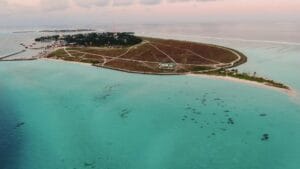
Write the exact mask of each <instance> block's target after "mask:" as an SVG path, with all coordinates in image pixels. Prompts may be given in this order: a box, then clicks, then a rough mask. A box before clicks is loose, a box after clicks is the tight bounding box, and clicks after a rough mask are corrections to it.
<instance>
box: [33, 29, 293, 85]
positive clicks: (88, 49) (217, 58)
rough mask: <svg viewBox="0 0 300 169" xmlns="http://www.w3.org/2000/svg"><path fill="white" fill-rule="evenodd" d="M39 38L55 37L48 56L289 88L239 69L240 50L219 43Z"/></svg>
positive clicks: (98, 36)
mask: <svg viewBox="0 0 300 169" xmlns="http://www.w3.org/2000/svg"><path fill="white" fill-rule="evenodd" d="M36 41H39V42H41V41H42V42H44V41H54V43H53V44H52V45H50V46H49V48H52V47H54V49H55V50H54V51H53V52H51V53H49V54H47V55H46V57H47V58H54V59H63V60H67V61H75V62H85V63H91V64H92V65H94V66H98V67H104V68H109V69H115V70H120V71H126V72H132V73H144V74H186V73H205V74H210V75H218V76H231V77H235V78H239V79H244V80H250V81H256V82H259V83H263V84H266V85H269V86H274V87H279V88H284V89H288V87H287V86H285V85H284V84H281V83H278V82H274V81H273V80H269V79H265V78H262V77H257V76H256V73H254V74H247V73H239V72H238V71H237V70H236V69H233V70H229V68H233V67H236V66H238V65H241V64H243V63H245V62H247V57H246V56H245V55H244V54H242V53H241V52H239V51H237V50H234V49H231V48H227V47H222V46H217V45H211V44H203V43H195V42H187V41H178V40H165V39H158V38H148V37H137V36H134V33H130V32H124V33H112V32H107V33H88V34H76V35H64V36H58V35H55V36H47V37H41V38H37V39H36Z"/></svg>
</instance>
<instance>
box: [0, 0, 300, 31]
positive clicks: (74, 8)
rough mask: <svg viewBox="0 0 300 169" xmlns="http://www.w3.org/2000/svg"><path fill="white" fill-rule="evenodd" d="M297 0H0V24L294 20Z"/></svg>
mask: <svg viewBox="0 0 300 169" xmlns="http://www.w3.org/2000/svg"><path fill="white" fill-rule="evenodd" d="M298 11H300V0H289V1H288V2H287V1H286V0H265V1H261V0H0V24H1V25H2V26H14V25H18V26H22V25H23V26H29V25H34V26H39V25H62V24H67V25H72V24H101V23H112V22H114V23H165V22H167V23H177V22H191V23H197V22H213V21H236V22H240V21H266V20H271V21H279V22H285V21H286V22H288V21H297V20H299V18H300V14H299V12H298Z"/></svg>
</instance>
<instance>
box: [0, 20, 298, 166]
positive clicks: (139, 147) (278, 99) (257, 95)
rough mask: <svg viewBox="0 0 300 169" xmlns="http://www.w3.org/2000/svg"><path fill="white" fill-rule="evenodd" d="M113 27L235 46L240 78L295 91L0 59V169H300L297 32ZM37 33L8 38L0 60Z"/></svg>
mask: <svg viewBox="0 0 300 169" xmlns="http://www.w3.org/2000/svg"><path fill="white" fill-rule="evenodd" d="M96 28H97V29H99V30H111V27H109V26H98V27H96ZM114 29H117V31H134V32H136V33H137V34H138V35H142V36H152V37H161V38H170V39H180V40H190V41H196V42H204V43H212V44H218V45H223V46H227V47H231V48H235V49H237V50H240V51H241V52H243V53H244V54H246V55H247V56H248V59H249V61H248V62H247V63H246V64H244V65H242V66H240V67H238V69H239V70H240V71H244V72H257V74H258V75H261V76H264V77H268V78H271V79H274V80H276V81H280V82H283V83H285V84H288V85H289V86H290V87H291V88H293V91H294V93H295V94H293V95H289V94H287V93H284V92H280V91H277V90H274V89H270V88H264V87H259V86H255V85H248V84H245V83H237V82H233V81H224V80H218V79H212V78H206V77H201V76H199V77H195V76H154V75H139V74H129V73H124V72H118V71H113V70H107V69H102V68H96V67H92V66H88V65H81V64H74V63H68V62H59V61H46V60H37V61H23V62H0V169H93V168H95V169H121V168H122V169H141V168H145V169H299V168H300V160H299V159H300V132H299V130H300V97H299V95H298V91H300V78H299V74H300V68H299V65H300V26H299V25H298V24H295V23H274V24H273V25H270V24H268V25H264V24H261V25H260V24H185V25H183V24H173V25H120V26H118V27H117V28H114ZM40 35H41V34H40V33H36V32H32V33H18V34H15V33H12V31H10V30H2V31H1V32H0V56H4V55H6V54H9V53H13V52H15V51H18V50H20V49H22V47H20V46H19V44H20V43H22V42H26V43H30V42H32V41H33V39H34V38H35V37H38V36H40ZM35 53H36V51H28V52H25V53H22V54H20V55H17V56H14V58H20V57H24V56H28V57H30V56H31V55H33V54H35ZM266 137H267V138H268V139H266Z"/></svg>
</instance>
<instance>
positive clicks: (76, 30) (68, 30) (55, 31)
mask: <svg viewBox="0 0 300 169" xmlns="http://www.w3.org/2000/svg"><path fill="white" fill-rule="evenodd" d="M92 31H95V30H94V29H55V30H41V31H39V32H42V33H73V32H92Z"/></svg>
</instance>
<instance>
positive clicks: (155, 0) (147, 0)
mask: <svg viewBox="0 0 300 169" xmlns="http://www.w3.org/2000/svg"><path fill="white" fill-rule="evenodd" d="M160 2H161V0H140V3H141V4H145V5H155V4H159V3H160Z"/></svg>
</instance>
